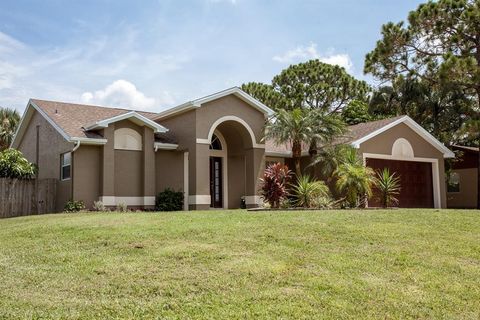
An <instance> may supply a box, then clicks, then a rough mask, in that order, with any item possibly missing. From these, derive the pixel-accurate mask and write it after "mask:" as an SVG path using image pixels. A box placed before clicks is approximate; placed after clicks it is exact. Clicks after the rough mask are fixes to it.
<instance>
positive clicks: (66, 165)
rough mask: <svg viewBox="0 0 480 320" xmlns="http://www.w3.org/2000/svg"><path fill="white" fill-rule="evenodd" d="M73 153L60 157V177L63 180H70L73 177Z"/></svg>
mask: <svg viewBox="0 0 480 320" xmlns="http://www.w3.org/2000/svg"><path fill="white" fill-rule="evenodd" d="M71 165H72V153H71V152H67V153H64V154H62V155H61V156H60V166H61V170H60V177H61V179H62V180H69V179H70V176H71Z"/></svg>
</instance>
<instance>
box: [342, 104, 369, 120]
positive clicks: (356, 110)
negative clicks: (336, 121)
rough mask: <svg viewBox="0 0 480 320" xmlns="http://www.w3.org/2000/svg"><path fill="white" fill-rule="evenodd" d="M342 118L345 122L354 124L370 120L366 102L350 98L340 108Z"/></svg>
mask: <svg viewBox="0 0 480 320" xmlns="http://www.w3.org/2000/svg"><path fill="white" fill-rule="evenodd" d="M342 118H343V121H345V123H347V124H349V125H354V124H358V123H363V122H368V121H370V120H372V116H371V115H370V113H369V111H368V104H367V103H365V102H364V101H360V100H352V101H351V102H350V103H349V104H348V105H347V106H346V107H345V108H343V110H342Z"/></svg>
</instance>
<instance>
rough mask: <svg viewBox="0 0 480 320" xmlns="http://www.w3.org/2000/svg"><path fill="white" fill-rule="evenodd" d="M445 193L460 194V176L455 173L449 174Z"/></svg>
mask: <svg viewBox="0 0 480 320" xmlns="http://www.w3.org/2000/svg"><path fill="white" fill-rule="evenodd" d="M447 192H460V175H459V174H458V173H457V172H452V173H450V176H449V177H448V184H447Z"/></svg>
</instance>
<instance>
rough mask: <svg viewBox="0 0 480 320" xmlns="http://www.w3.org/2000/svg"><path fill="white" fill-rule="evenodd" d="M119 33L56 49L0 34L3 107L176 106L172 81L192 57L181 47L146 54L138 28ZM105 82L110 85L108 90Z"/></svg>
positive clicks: (155, 48)
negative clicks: (45, 103)
mask: <svg viewBox="0 0 480 320" xmlns="http://www.w3.org/2000/svg"><path fill="white" fill-rule="evenodd" d="M120 31H124V32H120ZM120 31H119V32H118V33H115V34H113V35H109V36H105V35H102V34H95V35H94V36H93V37H90V38H88V39H78V40H77V39H75V40H73V42H71V43H67V44H65V45H62V46H55V47H52V46H39V47H32V46H29V45H27V44H25V43H22V42H21V41H19V40H16V39H14V38H12V37H11V36H9V35H6V34H4V33H2V32H0V106H8V107H14V108H17V109H18V110H19V111H21V110H22V109H23V108H24V106H25V105H26V103H27V101H28V99H29V98H41V99H49V100H59V101H66V102H79V99H80V98H82V100H83V101H84V102H85V101H86V100H89V101H90V102H91V103H99V104H102V105H104V104H108V105H112V106H125V107H128V108H138V109H151V110H152V111H159V110H161V109H163V108H164V107H166V106H171V105H173V104H174V103H175V99H173V95H172V94H170V92H171V91H170V90H168V88H169V87H168V84H169V79H170V77H171V76H172V73H173V72H176V71H177V70H180V69H181V68H182V67H183V65H184V64H185V63H188V62H189V61H190V56H189V53H188V52H187V51H185V50H182V49H180V50H177V51H176V52H175V54H172V52H171V51H165V50H166V49H163V48H157V47H153V48H152V49H151V50H146V51H148V52H142V51H139V50H138V46H139V41H140V40H138V39H137V38H136V37H137V34H138V33H137V32H135V30H130V28H129V27H126V31H125V30H120ZM112 48H114V50H113V49H112ZM116 79H125V80H119V81H114V80H116ZM105 83H110V85H109V86H107V87H104V85H105ZM134 84H135V85H137V86H138V87H141V88H142V91H139V90H138V89H137V88H136V86H135V85H134ZM158 87H163V88H165V89H166V90H165V91H161V90H158ZM89 88H95V89H96V88H103V89H101V90H98V91H92V90H91V89H89ZM170 89H171V88H170ZM88 91H92V92H88ZM82 93H85V95H84V96H83V97H82ZM154 107H155V108H154Z"/></svg>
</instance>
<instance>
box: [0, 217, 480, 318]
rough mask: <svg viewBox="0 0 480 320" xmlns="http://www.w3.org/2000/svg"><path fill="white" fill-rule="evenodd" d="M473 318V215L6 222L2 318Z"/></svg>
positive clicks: (476, 280)
mask: <svg viewBox="0 0 480 320" xmlns="http://www.w3.org/2000/svg"><path fill="white" fill-rule="evenodd" d="M352 317H354V318H363V319H372V318H382V319H400V318H402V319H403V318H436V319H439V318H440V319H479V318H480V212H479V211H459V210H446V211H439V210H391V211H382V210H372V211H319V212H308V211H303V212H257V213H252V212H246V211H229V212H226V211H207V212H189V213H129V214H125V213H101V214H99V213H81V214H58V215H45V216H32V217H21V218H12V219H4V220H0V319H3V318H5V319H10V318H14V319H17V318H20V319H24V318H25V319H31V318H33V319H51V318H53V319H64V318H69V319H70V318H71V319H93V318H97V319H109V318H115V319H119V318H127V319H132V318H139V319H140V318H147V319H149V318H156V319H165V318H167V319H169V318H172V319H176V318H182V319H186V318H195V319H197V318H209V319H211V318H223V319H245V318H250V319H253V318H255V319H257V318H264V319H272V318H283V319H287V318H304V319H310V318H327V319H328V318H331V319H339V318H344V319H346V318H352Z"/></svg>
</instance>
